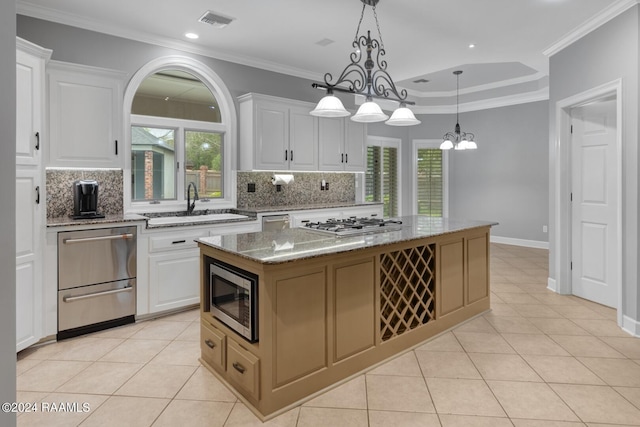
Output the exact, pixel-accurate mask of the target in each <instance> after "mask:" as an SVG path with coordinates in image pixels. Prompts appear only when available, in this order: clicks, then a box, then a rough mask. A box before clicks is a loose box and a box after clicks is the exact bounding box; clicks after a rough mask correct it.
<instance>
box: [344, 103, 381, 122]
mask: <svg viewBox="0 0 640 427" xmlns="http://www.w3.org/2000/svg"><path fill="white" fill-rule="evenodd" d="M388 118H389V116H387V115H386V114H385V113H383V112H382V109H381V108H380V106H379V105H378V104H376V103H375V102H373V101H367V102H365V103H364V104H362V105H361V106H360V108H358V112H357V113H356V114H355V115H354V116H352V117H351V120H353V121H354V122H359V123H374V122H382V121H384V120H387V119H388Z"/></svg>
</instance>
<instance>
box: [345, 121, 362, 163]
mask: <svg viewBox="0 0 640 427" xmlns="http://www.w3.org/2000/svg"><path fill="white" fill-rule="evenodd" d="M345 123H346V128H347V129H346V134H347V136H346V139H345V142H344V152H345V164H344V169H345V170H348V171H364V170H365V168H366V164H365V161H366V160H365V159H366V155H365V153H366V149H365V147H366V142H367V125H366V124H364V123H357V122H354V121H353V120H345Z"/></svg>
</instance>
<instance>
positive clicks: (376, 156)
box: [365, 145, 398, 217]
mask: <svg viewBox="0 0 640 427" xmlns="http://www.w3.org/2000/svg"><path fill="white" fill-rule="evenodd" d="M365 200H366V201H368V202H382V203H383V215H384V217H393V216H398V149H397V148H395V147H386V146H381V145H369V146H368V147H367V171H366V173H365Z"/></svg>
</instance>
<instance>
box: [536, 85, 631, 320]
mask: <svg viewBox="0 0 640 427" xmlns="http://www.w3.org/2000/svg"><path fill="white" fill-rule="evenodd" d="M612 95H613V96H615V98H616V143H615V144H616V176H615V180H616V195H617V203H616V221H617V226H616V239H617V242H616V247H617V251H618V254H619V256H618V261H617V262H616V267H615V268H616V270H617V275H616V276H617V283H615V284H614V285H615V287H616V289H617V291H618V301H617V319H618V325H620V326H622V286H621V283H622V267H623V265H622V263H623V257H622V235H623V234H622V231H623V230H622V228H623V223H622V79H616V80H613V81H611V82H609V83H605V84H603V85H600V86H597V87H595V88H592V89H589V90H586V91H584V92H581V93H579V94H576V95H573V96H570V97H568V98H564V99H562V100H560V101H557V102H556V104H555V115H556V132H555V137H553V139H552V144H553V146H552V147H551V148H550V155H551V162H552V167H551V173H552V174H553V177H554V182H555V196H554V199H555V200H554V203H553V205H554V212H553V213H552V214H553V217H554V224H555V233H554V239H553V240H554V247H555V254H553V259H554V260H555V280H554V279H552V278H549V286H548V287H549V289H551V290H552V291H555V292H557V293H560V294H571V293H572V283H571V267H570V263H571V255H572V254H571V245H572V234H571V225H572V220H571V217H572V212H571V200H570V197H571V184H572V183H571V166H572V162H571V109H572V108H574V107H579V106H581V105H584V104H587V103H590V102H593V101H597V100H599V99H602V98H606V97H610V96H612ZM553 160H555V164H554V163H553Z"/></svg>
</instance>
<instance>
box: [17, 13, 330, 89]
mask: <svg viewBox="0 0 640 427" xmlns="http://www.w3.org/2000/svg"><path fill="white" fill-rule="evenodd" d="M16 13H17V14H19V15H25V16H30V17H32V18H37V19H42V20H45V21H51V22H56V23H58V24H63V25H69V26H72V27H77V28H82V29H84V30H88V31H94V32H98V33H103V34H108V35H110V36H115V37H122V38H126V39H129V40H134V41H138V42H142V43H148V44H153V45H156V46H160V47H166V48H169V49H176V50H180V51H182V52H187V53H192V54H195V55H202V56H206V57H210V58H215V59H220V60H223V61H227V62H233V63H236V64H240V65H246V66H248V67H254V68H260V69H263V70H267V71H272V72H275V73H281V74H287V75H290V76H294V77H300V78H303V79H309V80H320V79H322V76H323V74H321V73H311V72H309V71H306V70H301V69H299V68H295V67H287V66H283V65H282V64H279V63H275V62H271V61H263V60H258V59H255V58H249V57H246V56H242V55H233V54H229V53H227V52H221V51H217V50H215V49H206V48H202V47H200V46H195V45H193V44H191V43H188V42H182V41H179V40H175V39H171V38H168V37H160V36H150V35H149V34H146V33H144V32H141V31H135V30H132V29H130V28H122V27H116V26H112V25H106V24H104V23H102V22H100V21H96V20H89V19H86V18H84V17H79V16H77V15H73V14H68V13H61V12H59V11H56V10H53V9H50V8H46V7H40V6H36V5H33V4H30V3H26V2H23V1H18V2H17V3H16Z"/></svg>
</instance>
